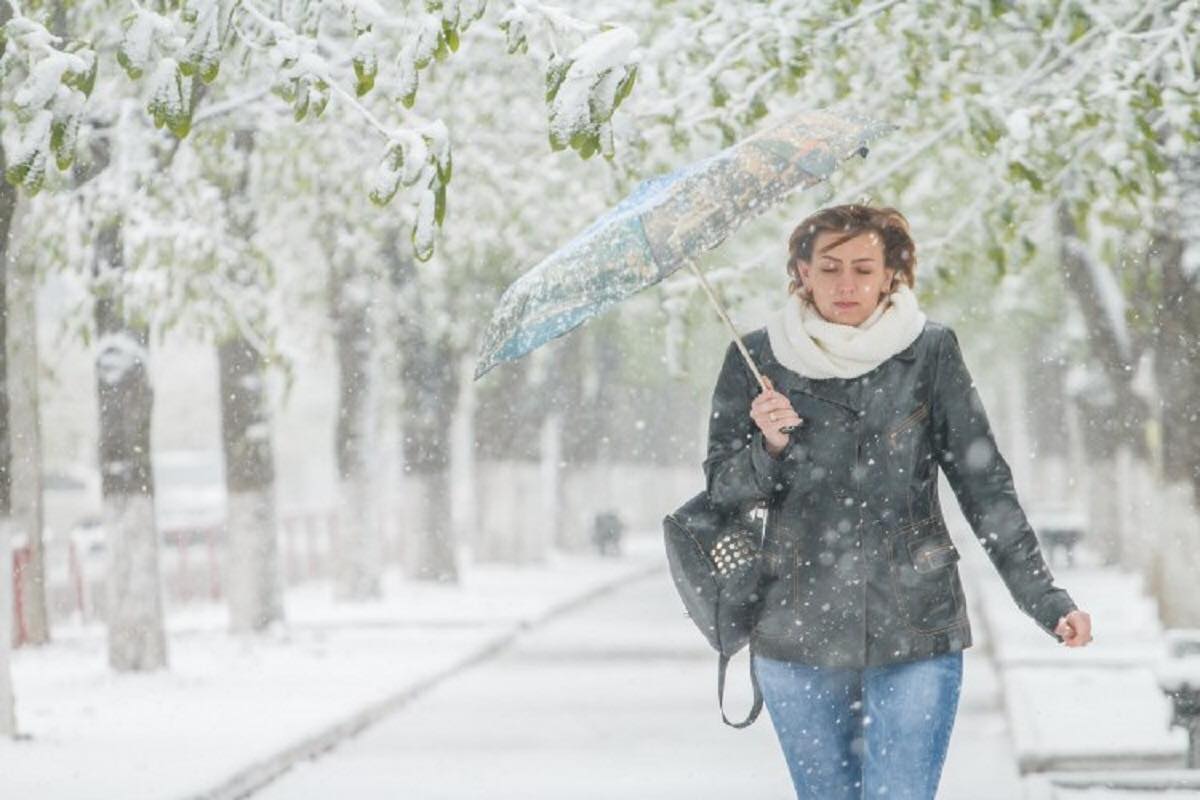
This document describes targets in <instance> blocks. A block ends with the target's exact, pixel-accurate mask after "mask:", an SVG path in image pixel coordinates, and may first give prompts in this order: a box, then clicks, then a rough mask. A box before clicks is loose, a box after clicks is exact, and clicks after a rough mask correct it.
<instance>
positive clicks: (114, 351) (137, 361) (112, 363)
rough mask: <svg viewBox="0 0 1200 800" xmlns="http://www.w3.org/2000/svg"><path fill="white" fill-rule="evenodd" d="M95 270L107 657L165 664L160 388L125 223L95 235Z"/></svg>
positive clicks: (123, 666)
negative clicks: (157, 483) (156, 446)
mask: <svg viewBox="0 0 1200 800" xmlns="http://www.w3.org/2000/svg"><path fill="white" fill-rule="evenodd" d="M95 259H96V260H95V264H94V271H95V275H96V277H97V278H98V279H99V280H100V281H101V284H102V286H103V287H104V288H102V289H100V290H99V291H98V293H97V296H96V299H95V308H94V313H95V322H96V335H97V353H96V388H97V394H98V399H99V407H100V425H99V437H100V475H101V489H102V494H103V514H102V519H103V524H104V529H105V531H106V534H107V544H108V553H109V561H108V575H107V579H106V580H107V589H108V603H107V605H108V608H107V616H108V660H109V663H110V664H111V665H112V666H113V668H115V669H117V670H119V671H138V670H150V669H157V668H161V667H165V666H166V664H167V644H166V633H165V629H164V623H163V607H162V588H161V584H160V581H159V569H158V531H157V526H156V524H155V518H154V476H153V473H152V471H151V462H150V419H151V413H152V411H153V406H154V393H153V390H152V389H151V386H150V378H149V373H148V371H147V357H148V354H149V332H148V328H147V326H146V325H145V323H141V322H138V321H135V320H132V319H129V318H128V317H127V316H126V314H125V313H124V309H123V308H122V304H121V300H120V294H119V293H120V278H121V275H122V270H123V269H124V263H123V256H122V252H121V229H120V223H119V222H113V223H110V224H108V225H105V226H104V227H102V228H101V229H100V230H99V231H98V233H97V236H96V253H95Z"/></svg>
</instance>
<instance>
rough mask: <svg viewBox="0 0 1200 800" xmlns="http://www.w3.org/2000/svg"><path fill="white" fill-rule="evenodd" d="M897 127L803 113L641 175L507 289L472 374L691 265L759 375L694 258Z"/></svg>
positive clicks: (856, 117)
mask: <svg viewBox="0 0 1200 800" xmlns="http://www.w3.org/2000/svg"><path fill="white" fill-rule="evenodd" d="M894 129H895V126H893V125H889V124H887V123H883V122H879V121H876V120H873V119H870V118H868V117H864V116H861V115H856V114H836V113H832V112H828V111H808V112H802V113H797V114H794V115H792V116H790V117H788V118H786V119H785V120H783V121H782V122H780V123H779V124H777V125H775V126H773V127H771V128H768V129H766V130H763V131H760V132H759V133H756V134H754V135H753V136H750V137H748V138H746V139H744V140H742V141H740V142H738V143H736V144H734V145H732V146H730V147H727V148H725V149H724V150H722V151H721V152H719V153H717V154H716V155H713V156H710V157H709V158H706V159H704V160H702V161H697V162H695V163H693V164H690V165H688V166H685V167H683V168H681V169H678V170H675V171H674V172H669V173H666V174H664V175H659V176H656V177H653V178H650V179H648V180H645V181H642V182H641V183H640V184H638V186H637V188H635V189H634V190H633V192H631V193H630V194H629V195H628V196H627V197H626V198H625V199H624V200H622V201H621V202H620V203H619V204H617V205H616V206H615V207H614V208H612V209H610V210H609V211H607V212H605V213H604V214H603V215H601V216H600V217H599V218H597V219H596V220H595V221H593V222H592V224H591V225H589V226H588V227H587V228H585V229H584V230H583V231H581V232H580V233H579V234H578V235H576V236H575V238H573V239H571V241H569V242H567V244H566V245H564V246H563V247H560V248H559V249H558V250H555V251H554V252H553V253H551V254H550V255H548V256H546V258H544V259H543V260H542V261H541V262H539V263H538V264H537V265H536V266H534V267H533V268H532V269H530V270H529V271H528V272H526V273H525V274H523V275H521V277H519V278H518V279H517V280H515V281H514V282H513V283H512V284H511V285H510V286H509V287H508V288H507V289H506V290H505V291H504V294H503V295H502V296H501V298H500V301H499V303H498V304H497V306H496V308H495V310H494V311H493V313H492V319H491V321H490V322H489V324H488V327H487V329H486V330H485V331H484V335H483V345H482V347H481V348H480V354H479V361H478V363H477V364H476V367H475V379H476V380H478V379H479V378H480V377H482V376H483V375H484V373H486V372H487V371H488V370H490V369H492V367H494V366H496V365H497V364H500V363H502V362H504V361H512V360H514V359H517V358H520V357H521V356H523V355H525V354H526V353H528V352H530V351H531V350H534V349H535V348H537V347H539V346H541V345H543V344H545V343H546V342H548V341H550V340H551V339H554V338H557V337H559V336H562V335H563V334H565V333H567V332H568V331H570V330H572V329H574V328H576V327H578V326H579V325H581V324H582V323H583V322H585V321H586V320H588V319H589V318H591V317H593V316H596V315H597V314H599V313H600V312H602V311H604V310H606V309H607V308H609V307H610V306H612V305H614V304H615V303H617V302H619V301H621V300H623V299H624V298H626V297H628V296H630V295H631V294H634V293H635V292H638V291H640V290H641V289H644V288H646V287H647V286H650V285H652V284H655V283H658V282H659V281H661V280H662V279H663V278H665V277H667V276H668V275H670V274H671V273H672V272H674V271H675V270H677V269H679V268H680V267H682V266H685V265H687V266H688V267H690V268H691V269H692V270H693V271H694V272H695V273H696V276H697V277H698V278H699V279H700V282H701V285H702V286H703V287H704V289H705V291H706V292H707V294H708V296H709V299H710V300H712V302H713V304H714V305H715V306H716V308H717V311H718V313H719V314H720V315H721V318H722V319H723V320H724V321H725V323H726V324H727V325H728V326H729V327H730V329H731V330H732V331H733V336H734V340H735V341H736V342H737V343H738V347H739V349H740V350H741V352H742V355H743V356H744V357H745V358H746V361H747V362H748V363H749V364H750V368H751V369H752V370H753V371H754V374H755V375H756V376H759V373H758V369H757V367H756V366H755V365H754V363H753V361H752V360H751V359H750V354H749V353H748V352H747V351H746V348H745V345H743V344H742V341H741V337H740V336H738V333H737V330H736V329H735V328H734V327H733V323H732V322H731V321H730V320H729V317H728V315H727V314H726V313H725V311H724V309H723V308H722V307H721V304H720V303H719V302H718V301H717V298H716V295H715V294H714V293H713V292H712V289H711V287H710V286H709V285H708V282H707V281H705V280H704V276H703V274H702V273H701V272H700V270H699V269H698V268H697V267H696V264H695V259H696V258H697V257H699V256H700V254H701V253H703V252H704V251H706V250H710V249H712V248H713V247H716V246H717V245H718V244H720V243H721V242H723V241H724V240H725V239H726V238H727V237H728V236H729V235H730V234H731V233H733V231H734V230H736V229H737V228H738V226H740V225H741V224H742V223H743V222H746V221H747V220H749V219H752V218H754V217H756V216H758V215H759V214H761V213H762V212H763V211H765V210H766V209H767V208H769V207H770V206H771V205H773V204H774V203H776V202H778V201H779V200H780V199H782V198H783V197H785V196H786V195H787V194H788V193H790V192H791V191H792V190H794V189H796V188H807V187H809V186H812V185H813V184H815V183H817V182H819V181H821V180H822V179H824V178H826V177H828V176H829V174H830V173H832V172H833V170H834V169H835V168H836V167H837V165H838V163H839V162H840V161H842V160H843V159H846V158H849V157H851V156H853V155H855V154H856V153H862V155H864V156H865V155H866V153H867V145H868V144H870V143H871V142H872V141H874V140H875V139H876V138H878V137H880V136H882V135H883V134H886V133H888V132H890V131H892V130H894ZM759 382H760V383H761V382H762V379H761V376H759Z"/></svg>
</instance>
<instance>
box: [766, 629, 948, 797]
mask: <svg viewBox="0 0 1200 800" xmlns="http://www.w3.org/2000/svg"><path fill="white" fill-rule="evenodd" d="M752 659H753V660H752V664H751V668H752V669H753V670H754V674H755V676H756V677H757V678H758V683H759V688H760V689H761V690H762V695H763V702H764V703H765V704H766V706H767V711H768V713H769V714H770V716H771V722H772V724H774V726H775V733H776V734H777V735H778V737H779V744H780V745H781V746H782V748H783V754H784V758H785V759H787V765H788V770H789V771H790V772H791V775H792V783H793V784H794V785H795V787H796V797H797V798H799V800H809V798H814V800H851V798H853V800H863V799H864V798H869V799H871V800H873V799H874V798H877V797H884V798H888V800H934V795H935V794H936V792H937V785H938V781H939V780H940V779H941V775H942V765H943V763H944V762H945V760H946V749H947V748H948V747H949V745H950V731H951V729H952V728H953V727H954V716H955V714H956V713H957V711H958V696H959V691H960V689H961V688H962V663H963V662H962V659H963V654H962V651H961V650H959V651H956V652H953V653H945V654H943V655H940V656H935V657H933V658H923V659H918V660H916V661H906V662H903V663H899V664H885V665H883V666H877V667H866V668H864V669H854V668H831V667H816V666H810V665H808V664H799V663H795V662H791V661H777V660H774V659H769V658H763V657H762V656H760V655H753V657H752Z"/></svg>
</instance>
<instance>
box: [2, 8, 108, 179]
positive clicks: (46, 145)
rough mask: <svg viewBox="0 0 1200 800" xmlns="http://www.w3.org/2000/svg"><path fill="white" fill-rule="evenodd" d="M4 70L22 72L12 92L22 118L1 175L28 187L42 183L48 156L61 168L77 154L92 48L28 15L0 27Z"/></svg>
mask: <svg viewBox="0 0 1200 800" xmlns="http://www.w3.org/2000/svg"><path fill="white" fill-rule="evenodd" d="M0 57H3V58H4V60H5V64H4V70H3V72H4V74H6V75H10V74H11V75H21V74H23V75H24V79H23V80H22V81H21V82H20V84H19V85H18V86H17V90H16V91H15V92H14V93H13V96H12V107H13V111H14V113H15V115H16V118H17V121H18V123H20V130H21V133H20V138H19V143H18V146H17V149H16V152H15V153H14V157H13V159H12V163H11V164H10V165H9V167H8V169H7V170H5V179H6V180H7V181H8V182H9V183H11V184H13V185H14V186H19V187H21V188H23V189H25V190H26V191H28V192H30V193H36V192H37V191H39V190H40V189H41V188H42V183H43V181H44V180H45V177H46V161H47V159H48V158H49V157H50V156H51V155H53V157H54V161H55V165H56V166H57V167H58V168H59V169H67V168H68V167H70V165H71V163H72V162H73V161H74V158H75V142H76V139H77V136H78V132H79V121H80V117H81V116H82V114H83V109H84V105H85V102H86V99H87V96H88V95H89V94H91V92H92V89H93V87H94V86H95V83H96V54H95V53H94V52H93V51H92V49H91V48H90V47H88V46H87V45H85V44H83V43H82V42H77V41H64V40H63V38H62V37H59V36H54V35H52V34H51V33H50V32H49V31H47V30H46V28H45V27H43V26H42V25H40V24H39V23H37V22H36V21H34V20H31V19H28V18H26V17H21V16H14V17H13V18H12V19H10V20H9V21H8V22H7V23H5V24H4V25H3V26H2V27H0Z"/></svg>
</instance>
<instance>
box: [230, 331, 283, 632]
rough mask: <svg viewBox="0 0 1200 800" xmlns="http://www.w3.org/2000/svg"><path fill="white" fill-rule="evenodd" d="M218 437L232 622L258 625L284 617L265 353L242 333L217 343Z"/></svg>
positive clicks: (242, 628)
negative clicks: (225, 504)
mask: <svg viewBox="0 0 1200 800" xmlns="http://www.w3.org/2000/svg"><path fill="white" fill-rule="evenodd" d="M217 363H218V365H219V370H220V385H221V441H222V445H223V448H224V452H225V486H226V489H227V491H228V496H229V505H228V511H227V519H226V523H225V527H226V531H227V533H228V541H229V554H228V564H229V567H228V576H229V626H230V629H231V630H233V631H234V632H235V633H247V632H254V631H262V630H264V629H265V628H267V627H269V626H270V625H271V623H273V622H278V621H281V620H282V619H283V586H282V579H281V575H280V565H279V547H278V540H277V538H276V520H275V461H274V458H273V456H272V452H271V419H270V412H269V410H268V406H267V399H266V392H265V381H264V375H263V372H264V370H263V358H262V354H261V353H259V352H258V350H257V349H256V348H255V347H254V346H253V345H251V344H250V343H249V342H247V341H246V340H245V339H244V338H241V337H237V338H234V339H233V340H231V341H227V342H223V343H222V344H221V345H219V346H218V348H217Z"/></svg>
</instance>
